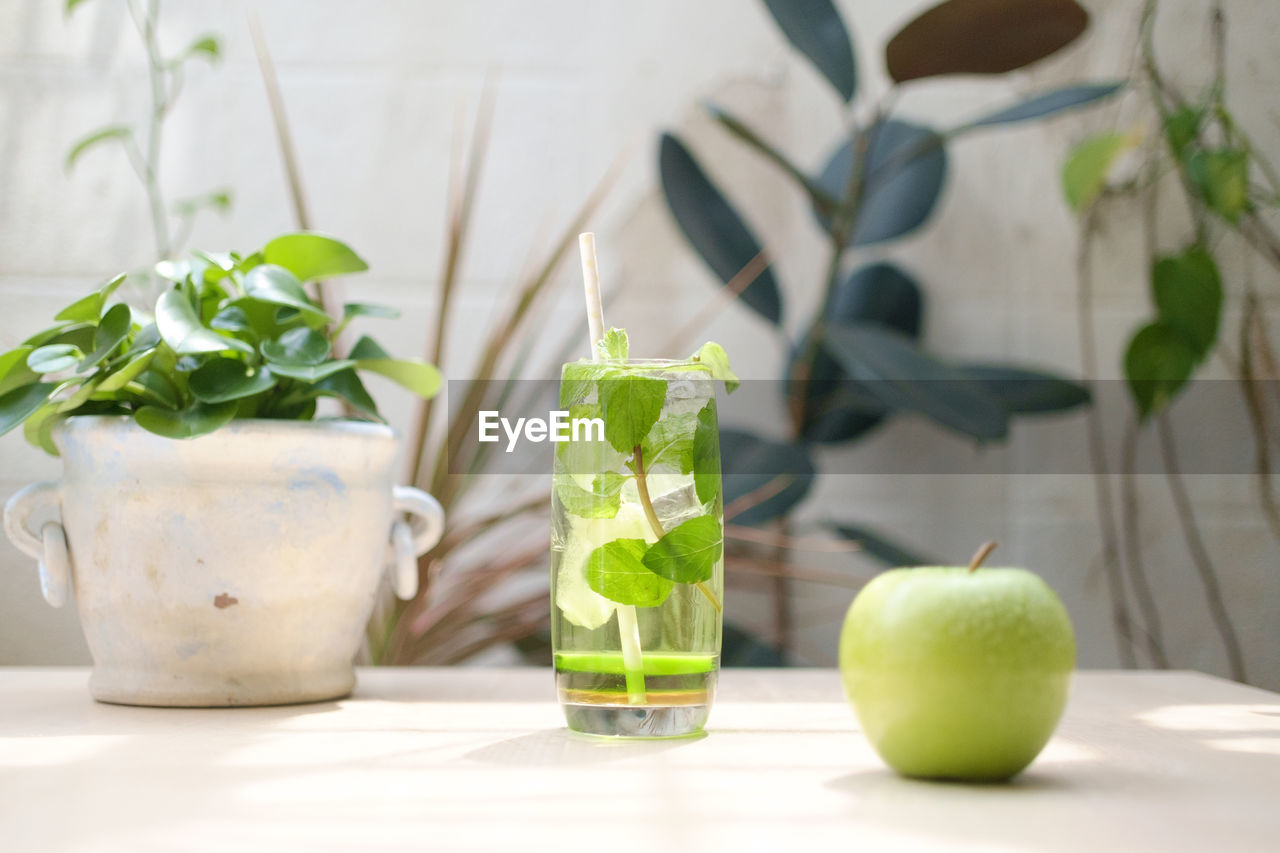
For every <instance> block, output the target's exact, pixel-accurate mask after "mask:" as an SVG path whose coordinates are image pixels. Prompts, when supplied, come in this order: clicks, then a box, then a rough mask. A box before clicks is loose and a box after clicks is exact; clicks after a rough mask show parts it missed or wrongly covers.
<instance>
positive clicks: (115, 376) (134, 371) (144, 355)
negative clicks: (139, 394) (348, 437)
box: [98, 349, 156, 394]
mask: <svg viewBox="0 0 1280 853" xmlns="http://www.w3.org/2000/svg"><path fill="white" fill-rule="evenodd" d="M155 357H156V351H155V349H149V350H145V351H143V352H141V353H138V354H137V355H135V356H133V357H132V358H130V359H129V360H128V361H127V362H125V363H124V364H123V365H122V366H121V367H120V369H119V370H116V371H114V372H112V373H109V374H107V377H106V378H105V379H103V380H102V382H101V383H100V384H99V385H98V393H100V394H101V393H105V392H112V391H120V390H123V389H124V387H125V386H126V385H128V384H129V383H130V382H132V381H134V380H135V379H137V378H138V376H139V374H141V373H142V371H144V370H146V369H147V366H148V365H150V364H151V360H152V359H153V358H155Z"/></svg>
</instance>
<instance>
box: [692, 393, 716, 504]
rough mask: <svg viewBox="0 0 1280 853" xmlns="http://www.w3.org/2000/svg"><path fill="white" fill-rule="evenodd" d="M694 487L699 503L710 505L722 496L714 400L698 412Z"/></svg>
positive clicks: (694, 456) (695, 431) (695, 434)
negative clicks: (717, 497)
mask: <svg viewBox="0 0 1280 853" xmlns="http://www.w3.org/2000/svg"><path fill="white" fill-rule="evenodd" d="M693 485H694V489H695V490H696V491H697V493H698V503H702V504H706V503H710V502H711V501H713V500H715V499H716V496H718V495H719V494H720V430H719V427H718V425H717V422H716V401H715V399H714V398H712V399H710V400H708V401H707V404H706V405H705V406H703V407H702V409H700V410H699V411H698V425H697V427H696V428H695V429H694V433H693Z"/></svg>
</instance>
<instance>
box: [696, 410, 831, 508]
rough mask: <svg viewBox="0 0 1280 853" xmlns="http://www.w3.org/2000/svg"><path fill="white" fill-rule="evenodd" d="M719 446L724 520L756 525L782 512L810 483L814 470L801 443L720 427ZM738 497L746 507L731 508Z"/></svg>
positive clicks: (798, 501) (805, 492) (793, 504)
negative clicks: (793, 443) (790, 442)
mask: <svg viewBox="0 0 1280 853" xmlns="http://www.w3.org/2000/svg"><path fill="white" fill-rule="evenodd" d="M720 450H721V458H722V461H723V465H724V505H725V511H726V520H727V521H732V522H733V523H734V524H746V525H758V524H763V523H764V522H766V521H770V520H772V519H774V518H778V517H780V516H783V515H786V514H787V513H788V512H790V511H791V510H792V508H794V507H795V506H796V504H798V503H800V501H801V500H803V499H804V497H805V495H806V494H808V492H809V488H810V487H811V486H812V485H813V481H814V476H815V474H816V470H815V469H814V467H813V461H812V460H811V459H810V458H809V455H808V453H807V452H806V451H805V449H804V447H803V446H798V445H790V444H782V443H781V442H776V441H770V440H768V439H763V438H759V437H757V436H754V435H751V434H750V433H746V432H742V431H740V430H734V429H722V430H721V431H720ZM766 495H767V497H766ZM761 498H764V499H763V500H761ZM738 500H742V501H744V502H745V503H750V504H751V506H750V508H747V509H743V510H740V511H732V512H731V509H732V507H733V504H734V502H735V501H738Z"/></svg>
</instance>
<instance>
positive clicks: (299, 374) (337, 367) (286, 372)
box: [271, 358, 356, 383]
mask: <svg viewBox="0 0 1280 853" xmlns="http://www.w3.org/2000/svg"><path fill="white" fill-rule="evenodd" d="M355 366H356V362H354V361H352V360H351V359H349V358H343V359H337V360H335V361H326V362H323V363H322V364H315V365H306V364H302V365H294V364H273V365H271V372H272V373H274V374H276V375H277V376H287V377H289V378H290V379H297V380H299V381H301V382H307V383H314V382H319V381H320V380H322V379H327V378H328V377H330V376H333V375H334V374H335V373H341V372H342V371H344V370H350V369H351V368H353V367H355Z"/></svg>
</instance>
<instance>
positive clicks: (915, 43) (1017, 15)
mask: <svg viewBox="0 0 1280 853" xmlns="http://www.w3.org/2000/svg"><path fill="white" fill-rule="evenodd" d="M1088 24H1089V13H1088V12H1086V11H1085V10H1084V9H1083V8H1081V6H1080V4H1078V3H1076V2H1075V0H1012V2H1009V0H1005V1H1004V2H1001V0H995V2H992V0H945V2H942V3H939V4H938V5H936V6H933V7H932V8H930V9H927V10H926V11H925V12H923V13H922V14H920V15H918V16H917V17H915V18H914V19H913V20H911V21H910V22H908V23H907V25H906V26H904V27H903V28H902V29H900V30H899V31H898V32H897V34H896V35H894V36H893V38H891V39H890V40H889V43H888V45H886V46H885V63H886V65H887V66H888V69H889V76H890V77H891V78H893V80H895V81H896V82H898V83H904V82H906V81H908V80H919V79H921V78H923V77H936V76H939V75H943V74H1004V73H1005V72H1007V71H1013V70H1015V69H1018V68H1022V67H1024V66H1027V65H1030V64H1031V63H1033V62H1036V61H1037V60H1040V59H1044V58H1045V57H1046V56H1050V55H1052V54H1054V53H1056V52H1057V51H1059V50H1061V49H1062V48H1064V47H1066V46H1067V45H1069V44H1071V42H1073V41H1075V40H1076V39H1077V38H1079V37H1080V34H1081V33H1083V32H1084V31H1085V27H1087V26H1088Z"/></svg>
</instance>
